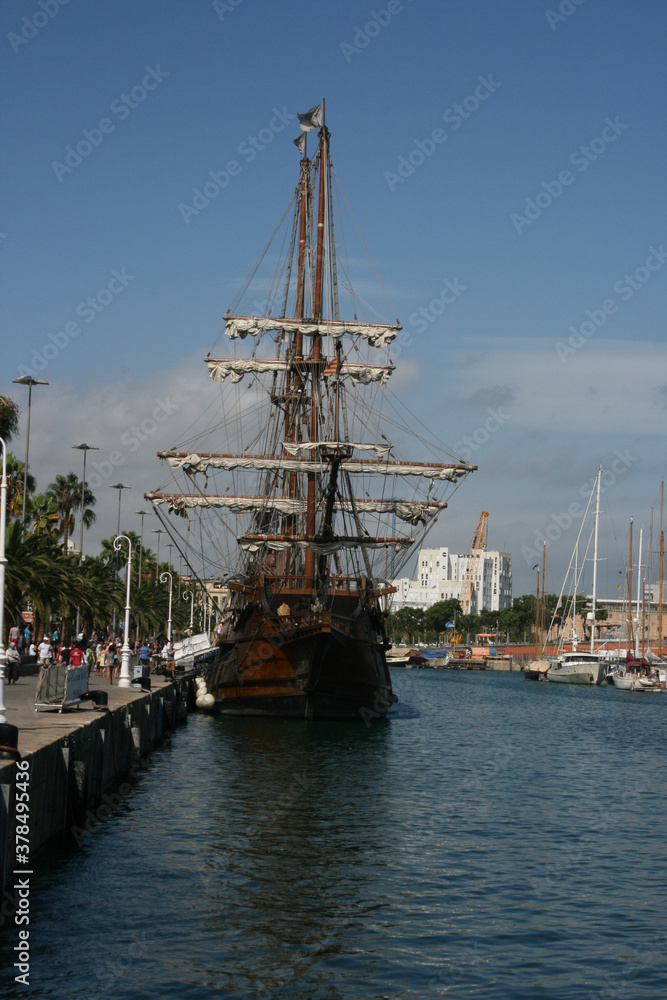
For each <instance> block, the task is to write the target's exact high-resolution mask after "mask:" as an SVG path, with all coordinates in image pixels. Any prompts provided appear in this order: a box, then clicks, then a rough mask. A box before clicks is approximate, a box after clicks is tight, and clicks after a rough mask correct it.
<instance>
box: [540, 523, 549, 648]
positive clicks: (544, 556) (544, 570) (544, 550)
mask: <svg viewBox="0 0 667 1000" xmlns="http://www.w3.org/2000/svg"><path fill="white" fill-rule="evenodd" d="M546 579H547V543H546V542H544V543H543V545H542V607H541V609H540V649H541V650H542V653H541V654H540V655H542V654H543V653H544V605H545V600H544V588H545V585H546Z"/></svg>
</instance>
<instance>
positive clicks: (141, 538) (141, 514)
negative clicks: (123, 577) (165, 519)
mask: <svg viewBox="0 0 667 1000" xmlns="http://www.w3.org/2000/svg"><path fill="white" fill-rule="evenodd" d="M134 513H135V514H138V515H139V517H140V518H141V534H140V536H139V575H138V577H137V585H138V586H139V587H140V586H141V557H142V554H143V551H144V518H145V517H146V514H150V511H149V510H135V512H134Z"/></svg>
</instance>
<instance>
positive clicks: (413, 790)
mask: <svg viewBox="0 0 667 1000" xmlns="http://www.w3.org/2000/svg"><path fill="white" fill-rule="evenodd" d="M393 682H394V687H395V690H396V692H397V694H398V695H399V697H400V702H399V705H398V706H397V708H396V710H395V711H394V714H393V715H392V717H391V718H390V719H389V720H388V721H386V722H375V723H373V724H371V725H370V726H368V727H367V726H365V725H364V724H363V723H360V724H358V725H352V724H347V723H312V722H310V723H295V722H287V721H278V720H257V719H247V720H244V719H222V718H215V717H209V716H201V715H195V716H192V717H191V718H190V720H189V722H188V724H187V726H185V727H182V728H181V729H179V730H178V731H177V732H176V733H175V734H174V736H173V739H172V741H171V743H170V744H169V745H168V746H165V747H164V748H162V749H160V750H158V751H157V752H156V753H155V754H154V755H153V757H152V759H151V762H150V765H149V766H148V768H147V769H146V770H145V771H144V772H143V773H142V774H141V775H140V777H139V779H138V781H137V783H136V785H135V787H134V789H133V791H132V793H131V794H130V795H128V796H127V797H126V798H125V799H124V800H123V802H122V804H121V806H120V807H119V808H118V810H117V811H116V812H115V813H114V815H113V816H112V817H111V818H110V819H108V820H107V821H106V822H104V823H102V824H101V825H99V826H98V827H97V828H96V829H95V830H94V832H92V833H90V834H89V835H87V836H86V837H85V839H84V841H83V844H82V845H81V846H80V847H78V848H74V849H68V850H66V851H62V850H58V849H53V850H51V851H50V852H49V853H48V855H47V856H46V857H44V858H43V859H42V860H41V861H40V863H39V865H38V867H36V869H35V875H34V876H33V878H32V891H33V894H32V898H31V923H30V943H31V952H32V957H31V974H30V980H31V985H30V986H29V987H25V986H23V985H22V984H16V983H14V981H13V975H14V973H13V972H12V971H11V970H10V969H9V968H8V967H9V966H10V965H11V963H12V962H13V960H14V959H13V957H10V956H11V951H12V948H13V946H14V945H15V944H16V943H17V937H16V935H17V929H16V928H15V927H13V926H12V925H5V927H4V929H3V932H2V937H1V946H0V947H1V953H2V959H3V965H4V970H3V973H2V978H1V979H0V995H2V996H3V997H4V996H7V997H14V996H16V997H26V996H39V997H40V998H42V997H43V998H45V1000H48V998H63V1000H64V998H71V1000H79V998H100V1000H103V998H116V997H119V998H120V997H131V998H140V1000H158V998H162V997H165V998H174V1000H176V998H178V1000H203V998H209V997H211V998H212V997H229V998H253V1000H259V998H274V997H275V998H282V997H290V998H304V1000H320V998H322V1000H325V998H326V1000H336V998H346V1000H361V998H364V1000H366V998H392V1000H394V998H396V1000H398V998H419V1000H428V998H430V997H455V998H473V997H475V998H484V1000H509V998H512V1000H514V998H516V1000H537V998H545V1000H546V998H548V1000H552V998H553V1000H580V998H581V1000H583V998H585V1000H589V998H598V997H599V998H608V997H613V998H618V1000H621V998H627V1000H637V998H644V997H651V998H656V1000H663V998H664V997H666V996H667V864H666V856H667V822H666V819H667V800H666V796H665V785H666V775H667V770H666V763H667V761H666V754H665V747H666V745H667V744H666V741H667V693H663V694H660V695H640V694H636V695H635V694H632V693H626V692H620V691H616V690H615V689H614V688H606V687H605V688H596V689H588V688H581V689H578V688H568V687H566V686H560V685H548V684H537V683H530V682H527V681H525V680H524V678H523V677H522V676H521V675H520V674H489V673H484V674H471V673H466V672H447V671H445V672H443V671H433V670H410V671H400V670H394V671H393Z"/></svg>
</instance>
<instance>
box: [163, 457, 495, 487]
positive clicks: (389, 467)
mask: <svg viewBox="0 0 667 1000" xmlns="http://www.w3.org/2000/svg"><path fill="white" fill-rule="evenodd" d="M158 458H166V459H167V461H168V463H169V465H170V466H171V468H172V469H184V470H185V471H186V472H188V473H189V474H194V473H196V472H206V471H207V470H208V469H225V470H227V471H231V470H233V469H255V470H259V471H267V470H268V471H272V470H275V471H276V472H280V471H282V472H304V473H305V472H308V473H318V472H328V471H329V468H330V465H329V463H328V462H325V461H321V460H318V459H316V460H313V459H303V458H281V457H280V456H278V455H212V454H208V455H197V454H195V453H187V452H181V453H176V452H158ZM341 467H342V468H343V469H344V471H345V472H355V473H357V472H359V473H365V474H373V473H375V474H378V475H381V476H424V477H425V478H426V479H437V480H448V481H449V482H456V481H457V480H459V479H462V478H463V476H465V475H467V473H468V472H472V471H474V469H476V468H477V467H476V466H474V465H467V464H459V465H450V464H440V463H438V464H437V465H436V464H428V463H426V462H380V461H373V460H371V459H354V458H344V459H343V460H342V462H341Z"/></svg>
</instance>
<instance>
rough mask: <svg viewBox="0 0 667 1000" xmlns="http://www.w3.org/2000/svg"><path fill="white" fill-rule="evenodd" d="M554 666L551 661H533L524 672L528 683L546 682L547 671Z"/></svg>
mask: <svg viewBox="0 0 667 1000" xmlns="http://www.w3.org/2000/svg"><path fill="white" fill-rule="evenodd" d="M551 666H553V664H552V663H551V661H550V660H531V661H530V662H529V663H527V664H526V666H525V667H524V670H523V676H524V677H525V678H526V680H527V681H546V680H547V671H548V670H549V668H550V667H551Z"/></svg>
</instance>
